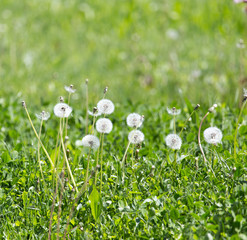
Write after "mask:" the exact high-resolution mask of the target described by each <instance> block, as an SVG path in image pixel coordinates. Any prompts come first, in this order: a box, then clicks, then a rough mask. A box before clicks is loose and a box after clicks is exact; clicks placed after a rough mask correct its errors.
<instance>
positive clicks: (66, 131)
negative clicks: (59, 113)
mask: <svg viewBox="0 0 247 240" xmlns="http://www.w3.org/2000/svg"><path fill="white" fill-rule="evenodd" d="M70 96H71V93H69V97H68V105H69V104H70ZM67 134H68V117H67V118H66V124H65V136H67Z"/></svg>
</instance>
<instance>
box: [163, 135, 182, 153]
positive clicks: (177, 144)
mask: <svg viewBox="0 0 247 240" xmlns="http://www.w3.org/2000/svg"><path fill="white" fill-rule="evenodd" d="M165 141H166V145H167V146H168V147H169V148H172V149H175V150H179V149H180V148H181V146H182V139H181V138H180V137H179V136H178V135H177V134H169V135H167V136H166V139H165Z"/></svg>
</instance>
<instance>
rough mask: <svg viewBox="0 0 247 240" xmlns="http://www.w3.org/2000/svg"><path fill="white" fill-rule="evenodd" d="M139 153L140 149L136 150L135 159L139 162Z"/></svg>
mask: <svg viewBox="0 0 247 240" xmlns="http://www.w3.org/2000/svg"><path fill="white" fill-rule="evenodd" d="M139 151H140V150H139V149H136V154H135V159H136V160H138V158H139Z"/></svg>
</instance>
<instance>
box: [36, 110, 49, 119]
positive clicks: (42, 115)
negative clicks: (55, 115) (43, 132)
mask: <svg viewBox="0 0 247 240" xmlns="http://www.w3.org/2000/svg"><path fill="white" fill-rule="evenodd" d="M35 116H36V117H37V118H38V119H40V120H42V121H47V120H48V119H49V118H50V113H49V112H45V111H42V112H41V113H36V114H35Z"/></svg>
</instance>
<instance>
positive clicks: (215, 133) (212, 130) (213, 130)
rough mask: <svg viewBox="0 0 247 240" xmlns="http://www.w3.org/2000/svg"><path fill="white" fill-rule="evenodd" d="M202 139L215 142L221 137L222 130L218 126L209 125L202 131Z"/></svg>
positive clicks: (211, 142) (219, 140) (218, 141)
mask: <svg viewBox="0 0 247 240" xmlns="http://www.w3.org/2000/svg"><path fill="white" fill-rule="evenodd" d="M203 135H204V139H205V141H206V142H207V143H210V144H215V145H216V144H217V143H220V142H221V139H222V136H223V135H222V132H221V130H220V129H219V128H217V127H209V128H207V129H206V130H205V131H204V132H203Z"/></svg>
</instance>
